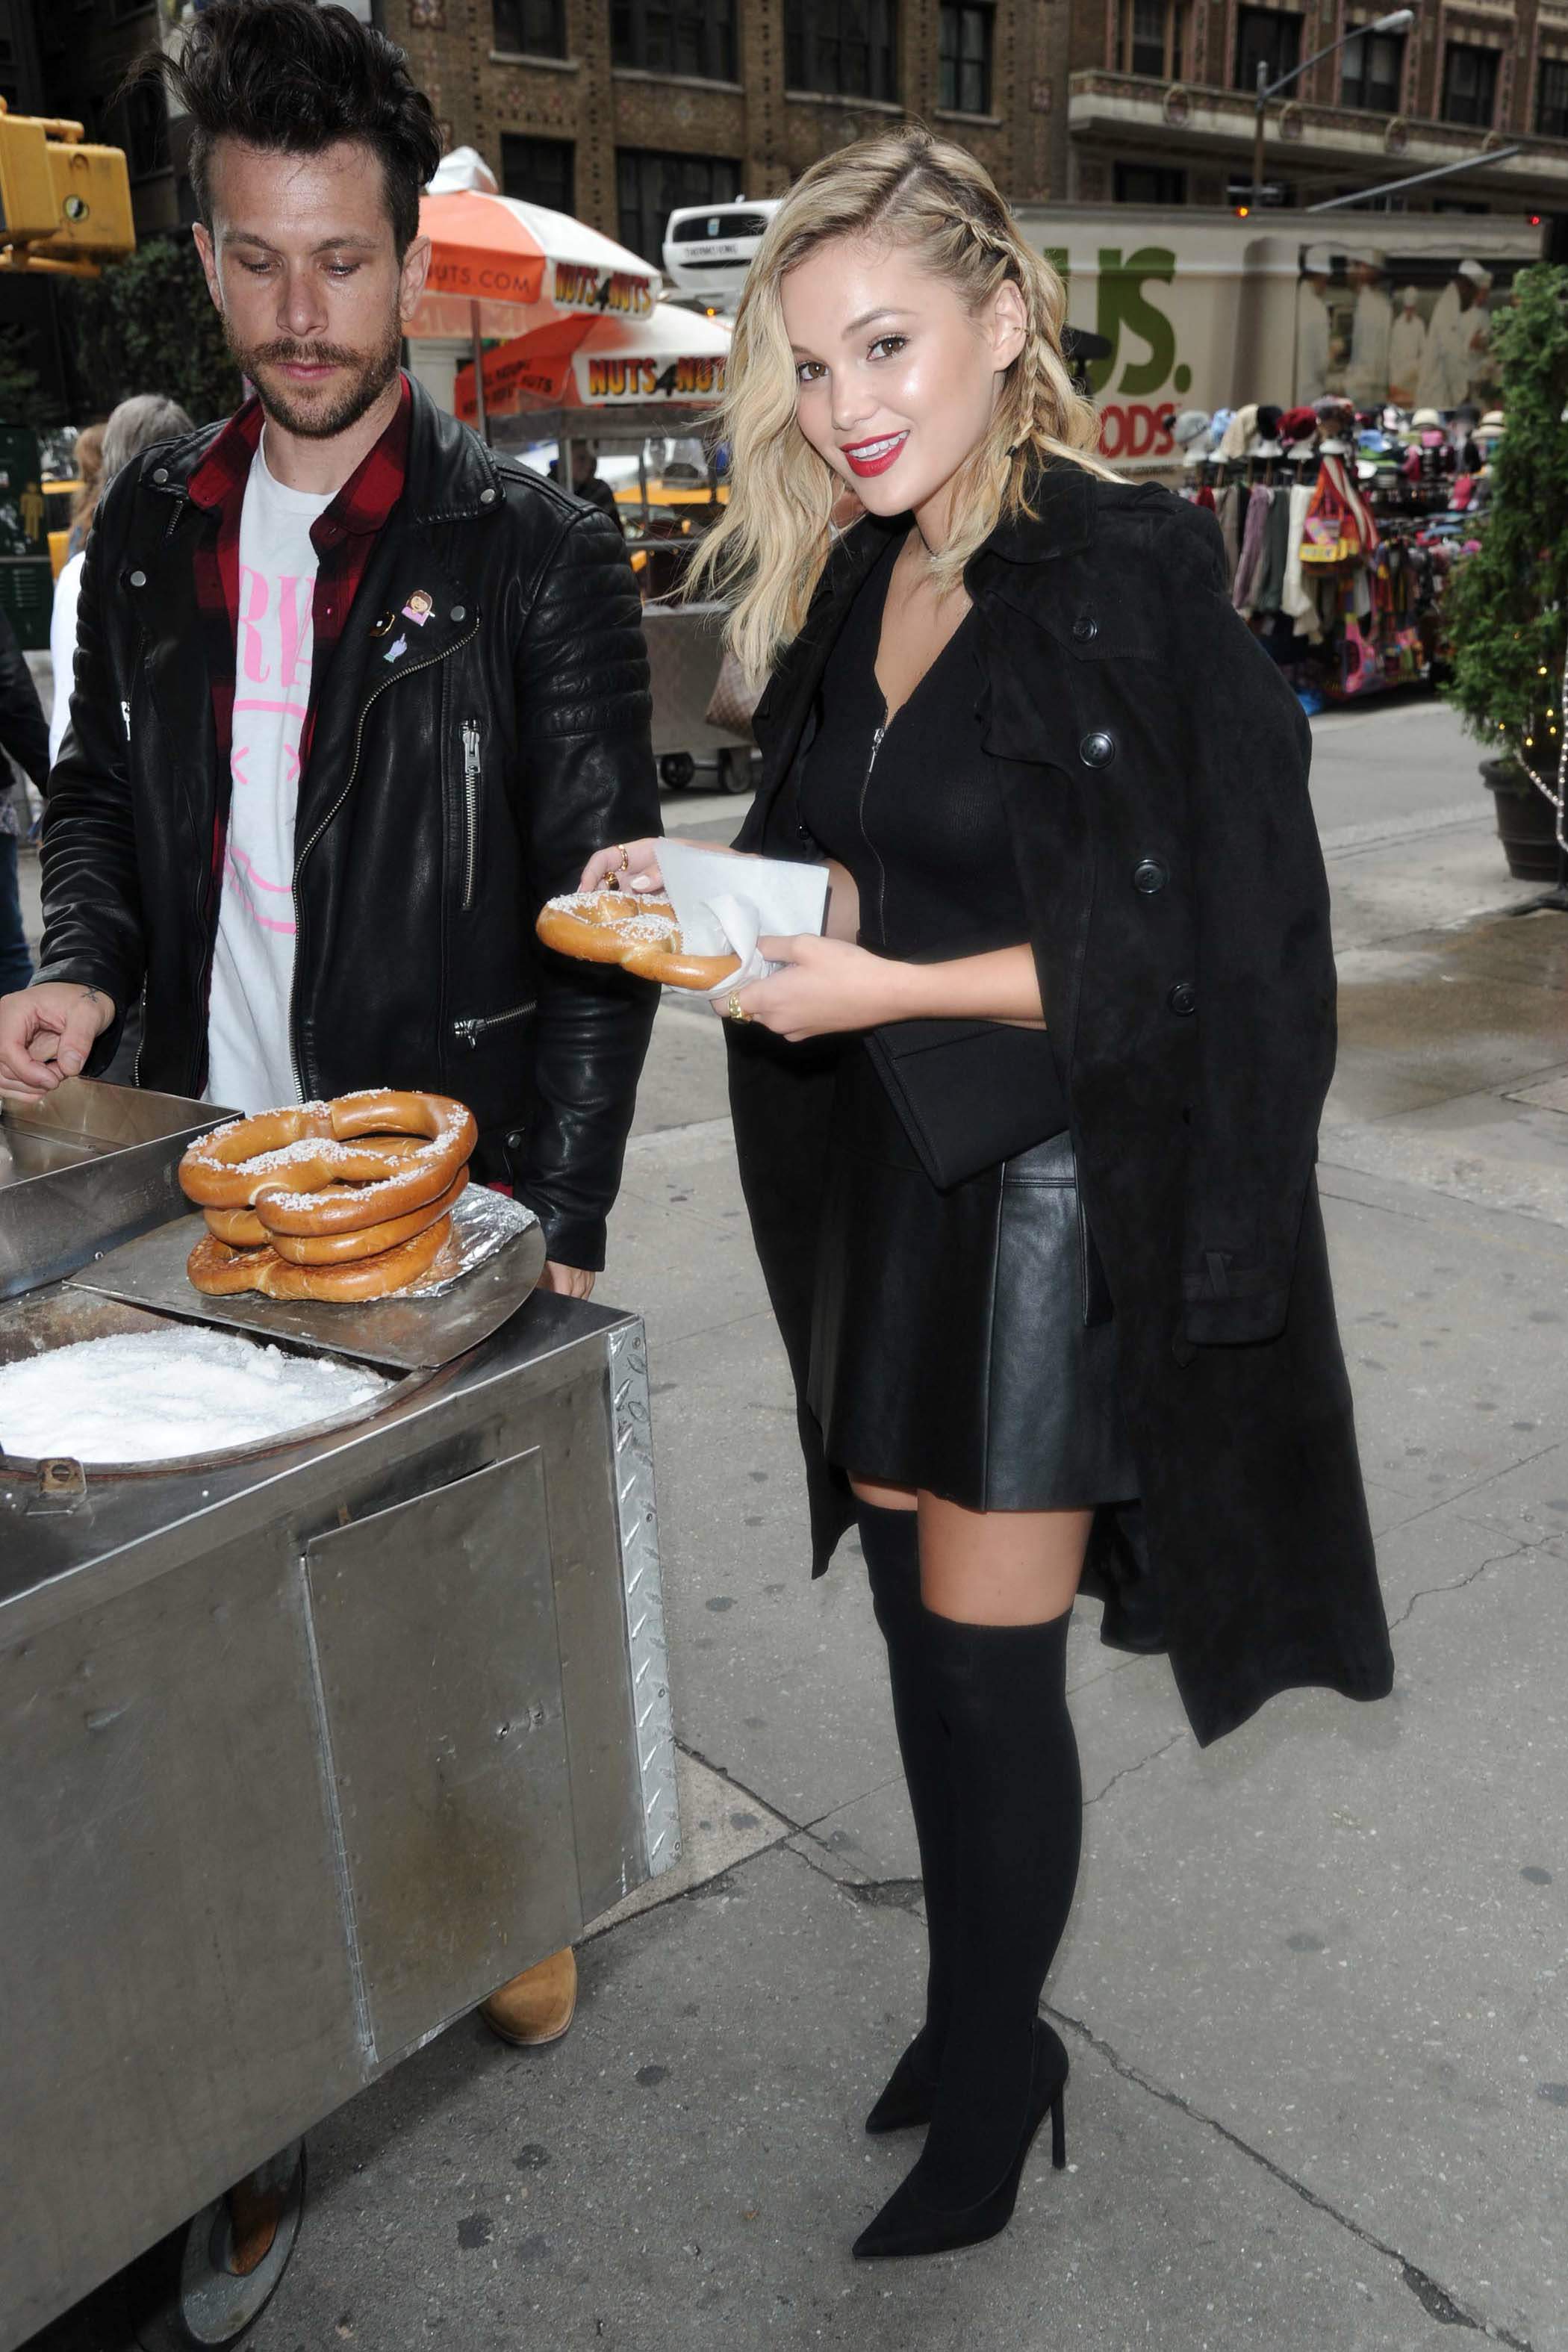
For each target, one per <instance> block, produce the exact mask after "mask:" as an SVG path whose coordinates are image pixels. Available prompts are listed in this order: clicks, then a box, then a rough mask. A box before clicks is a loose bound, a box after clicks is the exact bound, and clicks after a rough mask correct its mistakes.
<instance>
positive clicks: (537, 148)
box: [500, 131, 577, 213]
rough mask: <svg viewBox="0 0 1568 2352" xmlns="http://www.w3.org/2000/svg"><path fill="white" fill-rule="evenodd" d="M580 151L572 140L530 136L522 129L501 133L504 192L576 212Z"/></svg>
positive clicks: (530, 202) (554, 210)
mask: <svg viewBox="0 0 1568 2352" xmlns="http://www.w3.org/2000/svg"><path fill="white" fill-rule="evenodd" d="M576 163H577V151H576V149H575V147H574V145H573V143H572V142H571V140H570V139H529V138H525V137H524V136H523V134H522V133H521V131H502V132H501V135H500V184H501V193H502V194H503V195H508V196H521V199H522V201H523V203H524V204H525V205H548V206H549V208H550V210H551V211H552V213H571V212H575V211H576V209H577V205H576V194H577V191H576V185H575V181H576Z"/></svg>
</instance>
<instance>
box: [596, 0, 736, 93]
mask: <svg viewBox="0 0 1568 2352" xmlns="http://www.w3.org/2000/svg"><path fill="white" fill-rule="evenodd" d="M610 57H611V62H612V63H613V64H615V65H617V66H636V67H637V68H640V70H641V71H642V72H644V73H656V74H693V75H695V76H697V77H698V78H699V79H701V80H703V81H733V80H734V79H735V0H612V5H611V8H610Z"/></svg>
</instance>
